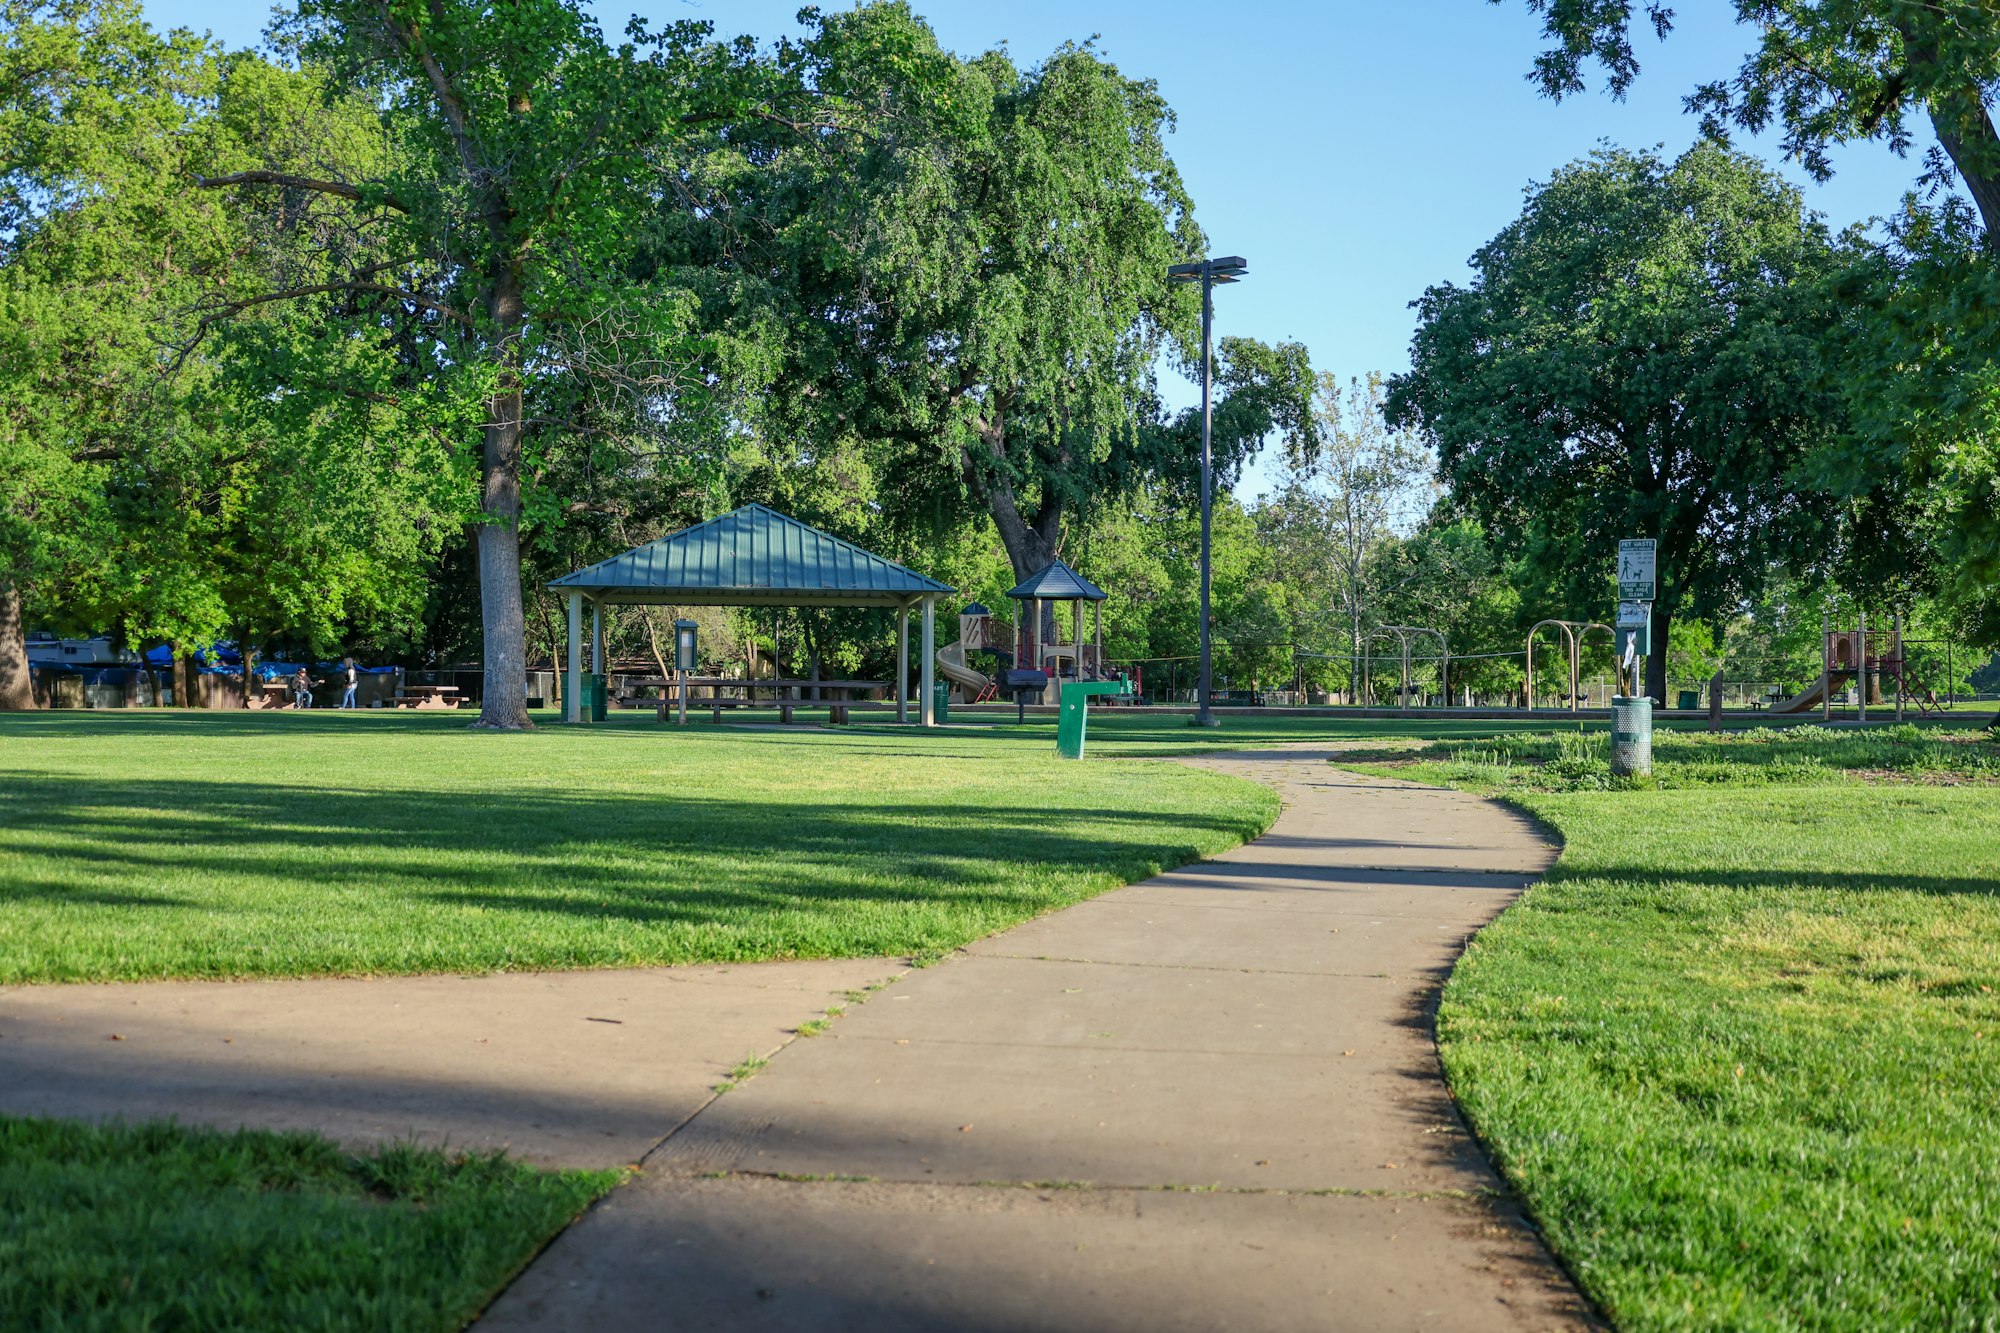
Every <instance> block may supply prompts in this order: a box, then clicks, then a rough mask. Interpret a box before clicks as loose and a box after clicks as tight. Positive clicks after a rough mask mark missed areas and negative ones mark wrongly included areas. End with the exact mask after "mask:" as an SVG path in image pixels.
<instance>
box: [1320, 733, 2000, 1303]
mask: <svg viewBox="0 0 2000 1333" xmlns="http://www.w3.org/2000/svg"><path fill="white" fill-rule="evenodd" d="M1713 753H1714V754H1719V755H1724V756H1726V755H1727V750H1726V749H1724V748H1718V750H1717V751H1715V752H1713ZM1760 758H1768V756H1760ZM1560 759H1561V756H1560V755H1558V756H1557V762H1558V763H1559V762H1560ZM1703 762H1704V763H1705V764H1707V765H1708V767H1707V768H1706V769H1705V770H1704V771H1702V772H1700V773H1699V774H1697V775H1696V776H1697V777H1698V778H1699V781H1700V783H1701V784H1702V785H1701V786H1700V787H1698V788H1695V787H1691V788H1686V789H1682V790H1650V791H1649V790H1635V791H1617V790H1569V791H1540V790H1535V789H1533V786H1532V785H1531V784H1524V783H1523V782H1522V781H1521V778H1520V775H1519V774H1509V773H1498V774H1496V773H1494V772H1481V771H1480V766H1478V765H1476V764H1475V765H1470V766H1468V765H1466V764H1464V763H1462V762H1461V763H1454V762H1450V761H1449V759H1448V761H1447V762H1444V763H1424V762H1419V763H1417V764H1414V765H1409V764H1396V765H1374V764H1358V763H1357V764H1352V765H1347V764H1343V767H1353V768H1357V769H1360V770H1362V771H1371V772H1378V773H1382V774H1385V775H1389V776H1395V777H1399V778H1405V779H1412V780H1417V781H1431V782H1436V783H1438V784H1439V785H1455V786H1459V787H1461V788H1464V789H1467V790H1473V791H1478V792H1480V793H1481V794H1486V795H1490V796H1497V797H1499V798H1501V799H1504V800H1507V801H1508V802H1509V803H1511V804H1513V805H1515V806H1516V807H1517V808H1520V809H1522V810H1524V811H1525V812H1526V813H1528V814H1529V815H1530V816H1532V817H1534V818H1536V819H1539V820H1541V821H1542V822H1544V823H1545V824H1546V825H1547V826H1549V827H1550V828H1551V829H1552V830H1554V831H1555V832H1556V833H1557V834H1558V835H1559V836H1560V837H1561V838H1562V840H1563V843H1564V850H1563V854H1562V857H1561V859H1560V860H1559V861H1558V862H1557V864H1556V866H1555V867H1553V868H1552V870H1551V872H1550V873H1549V875H1548V876H1546V877H1545V878H1544V879H1543V880H1542V881H1541V882H1540V883H1538V884H1536V885H1535V886H1534V887H1533V888H1531V889H1530V890H1529V891H1528V892H1527V893H1526V894H1525V895H1524V896H1523V897H1522V898H1521V899H1520V901H1519V902H1517V903H1516V904H1515V905H1514V906H1513V907H1511V908H1510V909H1509V910H1508V911H1507V912H1506V913H1504V914H1503V915H1502V916H1501V917H1500V918H1499V919H1498V920H1496V921H1495V922H1494V923H1493V924H1492V925H1491V926H1489V927H1487V929H1486V930H1485V931H1483V932H1481V933H1480V935H1478V936H1477V937H1476V938H1475V939H1474V940H1473V942H1472V944H1471V945H1470V947H1469V948H1468V949H1467V951H1466V952H1465V954H1464V955H1463V956H1462V957H1461V959H1460V961H1459V963H1458V965H1457V966H1456V967H1455V969H1454V970H1453V973H1452V975H1451V977H1450V978H1449V980H1448V981H1447V983H1446V986H1445V988H1444V993H1443V996H1442V998H1441V1002H1440V1007H1439V1011H1438V1016H1437V1036H1438V1046H1439V1054H1440V1057H1441V1059H1442V1061H1443V1064H1444V1068H1445V1072H1446V1077H1447V1080H1448V1081H1449V1083H1450V1086H1451V1089H1452V1092H1453V1095H1454V1096H1455V1097H1456V1098H1457V1099H1458V1101H1459V1104H1460V1106H1461V1108H1462V1109H1463V1111H1464V1113H1465V1115H1466V1118H1467V1120H1468V1122H1469V1123H1470V1124H1471V1125H1472V1126H1473V1128H1474V1130H1475V1132H1476V1133H1477V1134H1478V1135H1479V1136H1480V1138H1481V1140H1482V1141H1483V1142H1484V1143H1485V1145H1486V1147H1487V1149H1488V1151H1489V1153H1490V1154H1491V1155H1492V1156H1493V1158H1494V1160H1495V1162H1496V1164H1497V1165H1498V1166H1499V1167H1500V1169H1501V1170H1502V1171H1503V1172H1504V1174H1505V1175H1506V1176H1507V1178H1508V1179H1509V1181H1510V1182H1511V1183H1512V1184H1513V1185H1514V1187H1515V1188H1516V1190H1517V1191H1518V1192H1519V1193H1520V1194H1521V1196H1522V1197H1523V1199H1524V1201H1525V1202H1526V1204H1527V1205H1528V1207H1529V1208H1530V1210H1531V1212H1532V1213H1533V1214H1534V1215H1535V1217H1536V1219H1537V1221H1538V1223H1539V1224H1540V1225H1541V1226H1542V1227H1543V1230H1544V1233H1545V1235H1546V1236H1547V1237H1548V1240H1549V1242H1550V1244H1551V1247H1552V1248H1553V1249H1554V1250H1555V1251H1556V1253H1557V1254H1558V1256H1559V1257H1560V1258H1561V1259H1562V1261H1563V1262H1564V1263H1565V1265H1566V1266H1568V1267H1569V1268H1570V1270H1571V1272H1572V1273H1573V1274H1574V1275H1575V1276H1576V1277H1577V1279H1578V1281H1579V1284H1580V1285H1581V1286H1582V1287H1583V1289H1584V1290H1585V1291H1586V1293H1587V1294H1588V1295H1589V1296H1590V1297H1591V1298H1592V1299H1593V1300H1594V1301H1596V1302H1597V1303H1598V1304H1599V1305H1600V1307H1601V1308H1603V1309H1604V1310H1605V1311H1606V1312H1607V1313H1608V1314H1609V1315H1610V1316H1611V1317H1612V1319H1613V1320H1614V1321H1615V1322H1616V1323H1617V1325H1618V1326H1619V1327H1620V1328H1623V1329H1629V1330H1648V1331H1650V1330H1680V1329H1696V1328H1750V1327H1754V1328H1770V1329H1780V1330H1789V1329H1801V1330H1803V1329H1839V1330H1857V1331H1858V1330H1871V1331H1872V1330H1883V1329H1924V1330H1931V1329H1951V1330H1978V1331H1986V1330H1992V1329H1995V1328H2000V1122H1996V1120H1995V1118H1994V1117H1993V1116H1992V1114H1991V1108H1992V1107H1993V1106H1994V1105H1996V1104H2000V1047H1996V1046H1995V1042H1996V1041H2000V949H1996V947H1995V946H1994V945H1993V943H1992V941H1993V940H1995V939H2000V893H1996V884H2000V832H1996V831H1995V827H1994V820H1993V817H1992V816H1993V812H1994V810H1995V809H1996V807H2000V791H1996V790H1995V788H1994V787H1992V786H1991V785H1985V786H1978V785H1973V786H1960V787H1934V786H1924V785H1878V784H1875V783H1867V782H1861V781H1858V780H1855V779H1853V778H1852V777H1851V776H1850V775H1846V774H1841V773H1827V772H1824V771H1821V769H1820V766H1818V765H1813V764H1805V765H1795V766H1798V767H1802V768H1803V769H1804V770H1805V771H1803V772H1802V773H1800V775H1799V776H1800V778H1801V780H1802V782H1803V785H1800V786H1787V785H1785V783H1784V781H1783V779H1782V778H1779V779H1778V780H1777V781H1773V775H1772V774H1770V773H1767V772H1758V773H1753V774H1747V775H1745V776H1744V781H1745V782H1746V784H1748V785H1745V786H1740V787H1730V786H1728V785H1725V783H1724V779H1723V776H1722V775H1721V774H1720V773H1719V772H1718V771H1716V770H1715V768H1714V766H1713V765H1714V764H1715V763H1717V762H1726V759H1725V760H1715V759H1712V758H1711V759H1707V760H1704V761H1703ZM1787 762H1791V761H1787ZM1975 762H1983V761H1975ZM1503 782H1504V783H1505V784H1506V785H1504V786H1503V785H1501V784H1502V783H1503Z"/></svg>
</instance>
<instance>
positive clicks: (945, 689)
mask: <svg viewBox="0 0 2000 1333" xmlns="http://www.w3.org/2000/svg"><path fill="white" fill-rule="evenodd" d="M950 718H951V686H950V685H949V684H948V683H947V682H945V681H942V680H939V681H933V682H932V683H931V721H933V722H946V721H949V720H950Z"/></svg>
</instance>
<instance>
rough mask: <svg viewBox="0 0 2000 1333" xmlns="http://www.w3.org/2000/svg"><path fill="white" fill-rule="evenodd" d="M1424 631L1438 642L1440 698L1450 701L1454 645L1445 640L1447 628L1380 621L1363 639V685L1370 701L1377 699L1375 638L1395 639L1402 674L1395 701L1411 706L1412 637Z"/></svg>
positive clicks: (1398, 704)
mask: <svg viewBox="0 0 2000 1333" xmlns="http://www.w3.org/2000/svg"><path fill="white" fill-rule="evenodd" d="M1424 635H1429V636H1430V637H1431V638H1434V639H1436V640H1437V644H1438V656H1437V663H1438V698H1440V699H1442V700H1443V701H1445V702H1446V703H1450V702H1451V647H1450V645H1449V644H1447V643H1446V642H1445V637H1444V632H1443V631H1442V630H1435V629H1432V628H1430V627H1429V626H1428V625H1380V626H1377V627H1376V628H1375V629H1374V630H1372V631H1370V632H1369V634H1368V637H1367V638H1365V639H1363V640H1362V641H1361V682H1362V687H1363V688H1364V689H1366V690H1367V691H1368V702H1369V703H1370V704H1371V705H1372V704H1373V703H1374V702H1375V697H1374V695H1375V641H1376V640H1377V639H1393V640H1395V642H1396V645H1397V647H1398V648H1399V649H1400V650H1401V654H1402V676H1401V683H1400V684H1399V686H1398V688H1397V690H1396V702H1397V706H1398V707H1401V708H1408V707H1409V706H1410V694H1411V692H1412V689H1411V683H1410V661H1411V659H1410V641H1411V640H1412V639H1420V638H1422V637H1423V636H1424ZM1419 660H1421V659H1419Z"/></svg>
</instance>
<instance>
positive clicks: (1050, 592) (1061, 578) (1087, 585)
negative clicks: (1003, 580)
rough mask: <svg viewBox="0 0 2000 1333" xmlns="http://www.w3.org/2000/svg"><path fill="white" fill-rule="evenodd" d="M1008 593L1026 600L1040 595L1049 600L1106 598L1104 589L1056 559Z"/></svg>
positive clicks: (1067, 600) (1064, 600)
mask: <svg viewBox="0 0 2000 1333" xmlns="http://www.w3.org/2000/svg"><path fill="white" fill-rule="evenodd" d="M1007 595H1008V596H1009V597H1015V598H1020V599H1022V600H1024V601H1025V600H1026V599H1028V598H1030V597H1039V598H1041V599H1042V600H1043V601H1047V602H1101V601H1103V600H1104V589H1102V588H1100V587H1098V586H1097V585H1096V584H1095V583H1092V582H1091V581H1090V580H1089V579H1087V578H1085V577H1084V576H1083V575H1081V574H1079V573H1077V572H1076V571H1075V570H1073V569H1071V568H1070V567H1069V566H1068V565H1065V564H1064V563H1063V562H1062V561H1060V560H1056V561H1053V562H1051V563H1050V564H1049V565H1048V566H1047V567H1046V568H1044V569H1042V570H1040V571H1039V572H1037V573H1034V574H1030V575H1029V576H1028V577H1027V578H1025V579H1022V580H1021V582H1020V583H1019V584H1018V585H1016V586H1015V588H1014V590H1013V591H1012V592H1009V593H1008V594H1007Z"/></svg>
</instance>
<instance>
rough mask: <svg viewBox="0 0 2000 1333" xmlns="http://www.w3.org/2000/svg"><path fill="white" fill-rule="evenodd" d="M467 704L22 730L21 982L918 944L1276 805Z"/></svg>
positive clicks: (992, 764)
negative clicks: (508, 724)
mask: <svg viewBox="0 0 2000 1333" xmlns="http://www.w3.org/2000/svg"><path fill="white" fill-rule="evenodd" d="M465 722H466V719H465V718H464V717H462V716H458V715H434V716H422V715H411V714H402V715H394V714H382V713H365V712H364V713H348V714H345V715H341V714H326V713H322V714H318V715H315V714H310V713H307V714H285V713H278V714H230V713H199V712H173V711H165V712H145V713H138V712H132V713H111V712H106V713H83V712H78V713H44V714H19V715H13V716H7V717H0V984H12V983H20V982H33V981H82V980H126V979H142V978H155V977H231V976H299V975H309V974H371V973H410V972H438V971H488V970H495V969H507V968H523V969H530V968H532V969H541V968H570V967H614V966H631V965H639V964H661V963H688V962H706V961H723V960H728V961H741V960H753V959H767V958H821V957H841V956H869V955H903V954H916V955H922V954H926V953H933V952H936V951H940V950H946V949H951V948H954V947H957V946H959V945H962V944H965V943H967V942H969V941H971V940H973V939H976V938H978V937H979V936H982V935H985V934H987V933H990V932H991V931H994V930H997V929H1000V928H1002V927H1005V926H1007V925H1010V924H1013V923H1015V922H1017V921H1020V920H1022V919H1024V918H1027V917H1030V916H1033V915H1036V914H1038V913H1041V912H1046V911H1049V910H1051V909H1054V908H1058V907H1062V906H1064V905H1067V904H1069V903H1073V902H1076V901H1078V900H1080V899H1082V898H1085V897H1088V896H1090V895H1092V894H1095V893H1098V892H1101V891H1103V890H1105V889H1108V888H1111V887H1114V886H1116V885H1119V884H1122V883H1126V882H1129V881H1131V880H1136V879H1141V878H1144V877H1145V876H1147V875H1150V874H1152V873H1155V872H1156V871H1158V870H1161V869H1164V868H1166V867H1170V866H1174V865H1178V864H1182V863H1184V862H1186V861H1189V860H1193V859H1195V858H1197V857H1200V856H1202V855H1205V854H1209V853H1213V852H1215V851H1218V850H1221V849H1224V848H1227V847H1230V846H1233V845H1235V844H1237V843H1239V842H1241V841H1243V840H1244V839H1246V838H1249V837H1253V836H1255V835H1256V834H1257V833H1258V832H1260V831H1261V830H1262V829H1263V828H1265V827H1266V826H1268V824H1269V823H1270V821H1271V820H1272V819H1273V818H1274V817H1275V816H1276V812H1277V801H1276V798H1275V797H1274V796H1273V795H1272V794H1271V793H1270V792H1269V791H1267V790H1265V789H1264V788H1262V787H1259V786H1256V785H1254V784H1251V783H1247V782H1242V781H1238V780H1235V779H1231V778H1225V777H1221V776H1218V775H1215V774H1210V773H1204V772H1198V771H1194V770H1191V769H1188V768H1186V767H1184V766H1182V765H1178V764H1159V763H1140V762H1086V763H1081V764H1078V763H1067V762H1064V761H1061V760H1058V759H1057V758H1056V757H1055V755H1054V747H1053V744H1052V729H1051V728H1049V727H1046V726H1044V727H1038V728H1029V729H1027V730H1024V731H1012V730H1008V731H1002V730H1001V729H997V728H996V729H992V730H991V731H978V732H974V731H942V732H935V733H929V734H925V733H921V732H917V731H913V730H894V729H886V728H854V729H852V730H848V731H838V732H836V731H827V730H815V729H803V728H801V729H796V730H791V731H780V730H777V729H771V730H738V729H732V728H729V727H721V728H718V727H714V726H712V725H702V726H690V727H687V728H679V727H661V726H659V725H658V724H656V723H654V722H653V721H652V720H651V719H650V717H648V716H643V715H635V716H634V717H632V718H631V719H629V720H621V721H620V722H618V723H616V724H609V725H604V726H599V727H591V728H576V727H562V726H545V727H542V728H541V729H539V730H537V731H535V732H532V733H525V734H520V735H489V734H479V733H474V732H471V731H468V730H467V728H466V725H465ZM1109 752H1110V750H1109V749H1108V748H1107V750H1106V753H1109Z"/></svg>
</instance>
